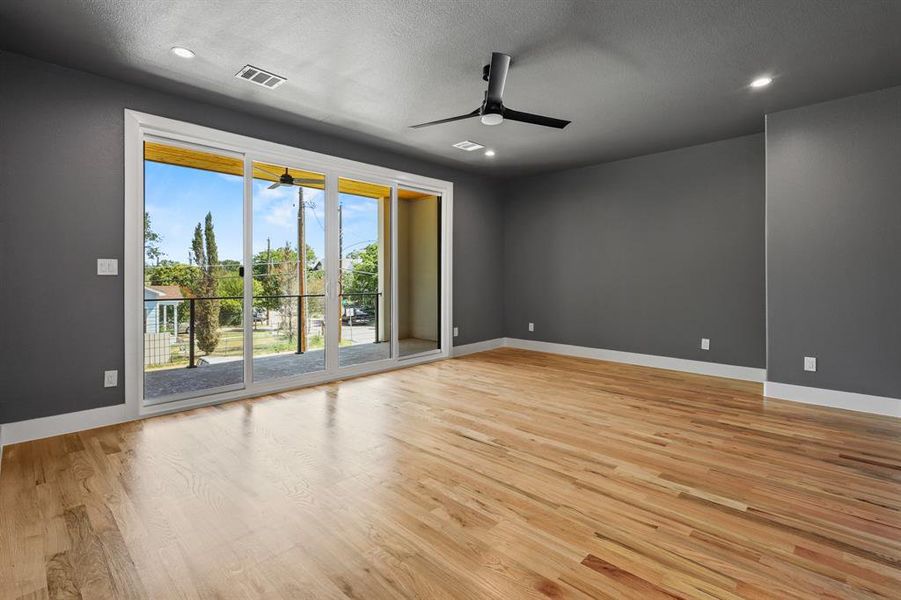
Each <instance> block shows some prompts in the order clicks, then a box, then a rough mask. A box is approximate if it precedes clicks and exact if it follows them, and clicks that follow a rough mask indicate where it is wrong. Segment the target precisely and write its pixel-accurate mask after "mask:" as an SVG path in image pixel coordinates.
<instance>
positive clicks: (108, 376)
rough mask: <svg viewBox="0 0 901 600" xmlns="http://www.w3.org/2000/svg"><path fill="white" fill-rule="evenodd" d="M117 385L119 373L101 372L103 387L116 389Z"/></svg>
mask: <svg viewBox="0 0 901 600" xmlns="http://www.w3.org/2000/svg"><path fill="white" fill-rule="evenodd" d="M118 385H119V371H104V372H103V387H116V386H118Z"/></svg>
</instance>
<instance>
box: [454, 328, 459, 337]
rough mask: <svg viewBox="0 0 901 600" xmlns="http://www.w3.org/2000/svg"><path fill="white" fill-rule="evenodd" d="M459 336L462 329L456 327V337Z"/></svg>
mask: <svg viewBox="0 0 901 600" xmlns="http://www.w3.org/2000/svg"><path fill="white" fill-rule="evenodd" d="M458 335H460V328H459V327H454V337H457V336H458Z"/></svg>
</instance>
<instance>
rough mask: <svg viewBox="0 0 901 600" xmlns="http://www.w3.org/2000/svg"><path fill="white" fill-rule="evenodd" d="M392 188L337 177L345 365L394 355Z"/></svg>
mask: <svg viewBox="0 0 901 600" xmlns="http://www.w3.org/2000/svg"><path fill="white" fill-rule="evenodd" d="M390 213H391V188H390V187H387V186H384V185H378V184H373V183H367V182H364V181H354V180H352V179H339V181H338V216H339V221H338V222H339V231H340V234H339V236H340V237H339V247H340V253H339V255H340V257H341V259H340V272H341V275H340V279H339V298H338V300H339V302H340V307H339V309H338V312H339V314H340V317H341V318H340V325H339V328H340V332H341V333H340V336H339V338H338V339H339V340H340V343H339V345H338V364H339V365H340V366H342V367H344V366H348V365H358V364H362V363H367V362H372V361H374V360H383V359H386V358H390V356H391V343H390V342H391V297H390V294H391V285H390V281H391V218H390Z"/></svg>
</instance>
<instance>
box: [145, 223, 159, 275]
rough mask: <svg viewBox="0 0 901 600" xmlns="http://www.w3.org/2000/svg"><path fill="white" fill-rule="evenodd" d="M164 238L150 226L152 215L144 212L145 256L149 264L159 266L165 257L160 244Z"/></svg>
mask: <svg viewBox="0 0 901 600" xmlns="http://www.w3.org/2000/svg"><path fill="white" fill-rule="evenodd" d="M162 240H163V236H161V235H160V234H158V233H157V232H155V231H154V230H153V227H151V225H150V213H148V212H146V211H145V212H144V256H146V257H147V264H151V265H152V264H159V262H160V259H161V258H162V257H163V251H162V250H160V242H161V241H162Z"/></svg>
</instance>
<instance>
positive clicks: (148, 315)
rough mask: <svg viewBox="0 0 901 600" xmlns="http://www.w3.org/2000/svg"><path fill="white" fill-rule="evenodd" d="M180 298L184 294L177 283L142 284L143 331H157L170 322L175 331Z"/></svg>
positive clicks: (176, 329)
mask: <svg viewBox="0 0 901 600" xmlns="http://www.w3.org/2000/svg"><path fill="white" fill-rule="evenodd" d="M182 300H184V296H182V293H181V288H180V287H179V286H177V285H146V286H144V333H159V332H160V329H165V325H167V324H170V323H171V324H172V325H173V328H172V331H173V332H176V333H177V332H178V305H179V304H181V302H182ZM161 325H162V326H163V327H161Z"/></svg>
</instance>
